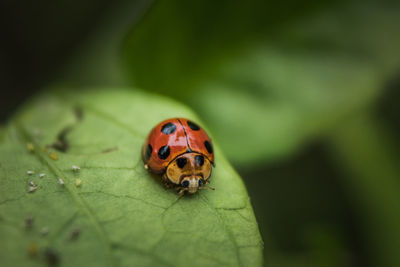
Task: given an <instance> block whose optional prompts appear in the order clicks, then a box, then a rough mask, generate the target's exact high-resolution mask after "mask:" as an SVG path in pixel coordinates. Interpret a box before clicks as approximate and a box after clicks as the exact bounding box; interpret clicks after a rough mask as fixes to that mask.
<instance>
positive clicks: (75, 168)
mask: <svg viewBox="0 0 400 267" xmlns="http://www.w3.org/2000/svg"><path fill="white" fill-rule="evenodd" d="M80 169H81V167H79V166H76V165H72V170H73V171H74V172H76V171H79V170H80Z"/></svg>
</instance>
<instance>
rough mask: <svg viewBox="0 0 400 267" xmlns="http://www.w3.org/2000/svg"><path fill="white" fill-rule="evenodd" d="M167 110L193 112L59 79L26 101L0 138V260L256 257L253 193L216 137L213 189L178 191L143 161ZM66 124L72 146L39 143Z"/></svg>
mask: <svg viewBox="0 0 400 267" xmlns="http://www.w3.org/2000/svg"><path fill="white" fill-rule="evenodd" d="M173 116H184V117H188V118H192V119H194V120H196V121H199V120H198V117H197V116H195V115H194V113H193V112H191V111H190V110H189V109H188V108H187V107H185V106H183V105H181V104H179V103H177V102H174V101H172V100H169V99H166V98H164V97H160V96H157V95H151V94H147V93H142V92H140V91H132V90H131V91H128V90H108V91H107V90H105V91H102V90H100V91H98V90H97V91H95V90H93V91H85V92H80V93H68V92H67V91H58V92H57V93H45V94H42V95H40V96H39V97H37V98H36V99H34V100H33V101H31V102H30V103H29V104H27V105H25V107H24V108H23V109H22V110H21V111H20V112H19V114H18V115H17V116H15V118H14V119H12V120H11V122H10V123H9V126H8V127H7V128H6V129H5V130H2V131H4V132H3V133H2V135H1V136H2V139H1V140H0V166H1V169H0V239H1V240H2V242H0V259H1V260H0V262H1V264H0V265H2V266H41V265H43V262H45V261H47V262H49V263H54V262H55V261H59V263H60V266H132V265H135V266H187V265H188V264H190V265H191V266H205V265H207V266H223V265H226V266H260V265H261V264H262V253H261V249H262V241H261V238H260V235H259V232H258V228H257V223H256V221H255V218H254V214H253V211H252V208H251V205H250V203H249V198H248V196H247V193H246V190H245V188H244V186H243V183H242V181H241V179H240V177H239V176H238V175H237V174H236V172H235V171H234V170H233V169H232V167H231V166H230V165H229V163H228V162H227V161H226V160H225V159H224V157H223V156H222V153H221V151H220V150H219V149H218V146H217V147H216V162H217V167H216V168H215V170H214V172H213V176H212V181H211V184H212V186H214V187H215V188H216V190H215V191H202V192H199V193H198V194H195V195H193V196H184V197H178V196H177V194H176V193H175V192H174V191H172V190H167V189H165V188H164V187H163V185H162V184H161V183H160V179H159V177H157V176H151V175H150V174H149V173H148V172H147V171H146V170H145V169H144V168H143V164H142V160H141V156H140V150H141V146H142V144H143V141H144V139H145V136H146V135H147V133H148V132H149V130H150V129H151V128H152V127H153V126H154V125H155V124H156V123H158V122H159V121H161V120H163V119H165V118H167V117H173ZM67 129H68V130H67ZM63 130H65V131H66V135H65V138H64V139H62V138H61V139H62V140H63V141H62V144H64V145H65V144H66V142H67V143H68V150H67V151H66V152H60V151H56V150H54V149H53V148H48V149H47V151H44V150H43V148H45V147H46V145H49V144H53V143H54V142H55V141H56V138H57V135H59V133H60V132H62V131H63ZM28 143H31V144H33V145H34V151H33V152H31V153H30V152H29V151H28V149H27V144H28ZM64 148H65V147H64ZM51 152H53V153H57V155H58V160H54V159H52V158H51V156H50V154H49V153H51ZM53 156H54V155H53ZM72 165H77V166H80V171H73V170H72V169H71V167H72ZM29 170H30V171H34V174H32V175H28V174H27V171H29ZM40 173H44V174H46V176H45V177H43V178H39V174H40ZM59 178H62V179H63V180H64V182H65V185H64V186H62V185H60V184H59V183H58V179H59ZM76 179H80V180H81V181H82V184H81V186H80V187H77V186H76V184H75V183H76ZM29 181H33V182H34V183H35V184H36V185H37V189H36V191H34V192H33V193H28V188H29V185H28V183H29ZM29 216H32V218H33V223H32V226H31V227H27V226H26V225H25V224H26V223H25V220H26V218H28V217H29ZM46 228H47V229H48V230H49V233H48V234H47V235H41V233H40V232H43V231H44V229H46ZM74 232H75V234H73V233H74ZM78 232H79V234H77V233H78ZM36 247H37V249H35V248H36ZM193 259H196V260H193Z"/></svg>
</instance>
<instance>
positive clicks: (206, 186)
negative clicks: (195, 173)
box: [201, 185, 215, 191]
mask: <svg viewBox="0 0 400 267" xmlns="http://www.w3.org/2000/svg"><path fill="white" fill-rule="evenodd" d="M201 189H209V190H213V191H214V190H215V188H214V187H211V186H209V185H204V186H203V187H202V188H201Z"/></svg>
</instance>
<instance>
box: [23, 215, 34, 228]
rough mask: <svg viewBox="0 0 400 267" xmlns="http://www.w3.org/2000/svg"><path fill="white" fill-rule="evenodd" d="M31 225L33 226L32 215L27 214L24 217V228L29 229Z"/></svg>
mask: <svg viewBox="0 0 400 267" xmlns="http://www.w3.org/2000/svg"><path fill="white" fill-rule="evenodd" d="M32 226H33V217H32V215H28V216H27V217H26V218H25V228H26V229H31V228H32Z"/></svg>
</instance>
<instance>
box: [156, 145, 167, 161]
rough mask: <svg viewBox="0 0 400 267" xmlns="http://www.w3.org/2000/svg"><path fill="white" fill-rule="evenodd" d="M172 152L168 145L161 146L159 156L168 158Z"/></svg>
mask: <svg viewBox="0 0 400 267" xmlns="http://www.w3.org/2000/svg"><path fill="white" fill-rule="evenodd" d="M169 153H170V149H169V146H168V145H165V146H162V147H160V149H159V150H158V157H159V158H160V159H166V158H168V156H169Z"/></svg>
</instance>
